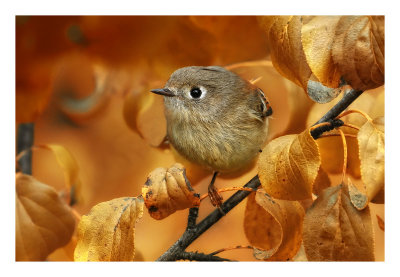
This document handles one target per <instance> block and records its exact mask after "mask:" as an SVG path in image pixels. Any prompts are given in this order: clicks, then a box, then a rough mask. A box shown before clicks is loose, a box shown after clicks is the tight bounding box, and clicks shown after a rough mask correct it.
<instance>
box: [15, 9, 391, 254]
mask: <svg viewBox="0 0 400 277" xmlns="http://www.w3.org/2000/svg"><path fill="white" fill-rule="evenodd" d="M265 37H266V36H265V34H264V32H263V30H262V29H261V28H260V26H259V24H258V21H257V17H255V16H17V17H16V124H18V123H24V122H34V124H35V131H34V144H35V145H41V144H50V143H51V144H60V145H63V146H65V147H66V148H67V149H68V150H69V151H70V152H71V153H72V154H73V155H74V157H75V158H76V160H77V162H78V165H79V169H80V171H79V172H80V178H81V181H82V198H83V201H82V202H78V203H77V204H76V205H75V206H74V208H75V209H76V210H77V211H78V212H79V213H80V214H86V213H87V212H88V211H89V210H90V208H91V207H92V206H94V205H95V204H97V203H99V202H102V201H108V200H111V199H113V198H117V197H122V196H138V195H139V194H140V193H141V187H142V185H143V184H144V182H145V181H146V177H147V175H148V173H149V172H150V171H152V170H153V169H155V168H156V167H169V166H171V165H172V164H173V163H175V162H176V161H179V162H182V163H183V164H184V165H185V166H187V168H188V169H187V171H188V176H189V180H190V181H191V182H192V185H193V186H194V187H195V189H196V190H197V191H198V192H200V193H201V194H203V193H205V192H206V191H207V186H208V183H209V181H210V179H211V175H210V174H211V173H210V172H206V171H204V170H202V169H200V168H198V167H196V166H195V165H191V164H190V163H188V162H186V161H184V160H182V158H181V157H179V156H178V155H177V154H176V153H174V152H173V151H172V150H171V149H170V148H169V147H168V145H164V144H163V143H162V140H163V136H164V134H165V120H164V117H163V106H162V99H161V97H157V96H154V95H153V94H151V93H150V92H149V90H150V89H152V88H160V87H162V86H163V85H164V83H165V82H166V81H167V79H168V77H169V75H170V74H171V73H172V72H173V71H175V70H176V69H178V68H180V67H183V66H190V65H203V66H208V65H220V66H228V67H231V68H232V70H233V71H235V72H237V73H238V74H240V75H241V76H243V77H244V78H247V79H248V80H252V79H256V78H258V77H262V78H261V79H260V80H259V81H258V82H257V85H258V86H259V87H260V88H262V89H263V91H264V92H265V93H266V95H267V97H268V98H269V101H270V103H271V105H272V107H273V110H274V115H273V117H272V119H271V121H270V126H271V127H270V134H269V139H272V138H274V137H276V136H279V135H282V134H289V133H298V132H300V131H302V130H304V128H305V127H306V126H307V125H309V122H308V118H309V117H310V116H309V114H310V111H311V108H312V106H313V105H318V104H313V102H312V101H311V100H309V99H308V98H307V96H306V95H305V93H304V91H303V90H302V89H301V88H299V87H297V86H296V85H294V84H293V83H291V82H290V81H288V80H286V79H284V78H283V77H281V76H280V75H279V74H278V73H277V72H276V70H275V69H274V68H273V67H272V64H271V62H270V61H269V49H268V42H267V41H266V38H265ZM376 91H377V92H376V93H371V94H370V95H372V96H365V97H378V94H379V92H380V91H382V94H383V89H377V90H376ZM363 97H364V96H363ZM369 100H371V99H369ZM320 107H323V105H320ZM325 107H327V106H325ZM382 109H383V108H382ZM314 110H316V109H314ZM320 110H321V111H317V112H314V113H313V115H312V116H314V118H315V117H316V113H318V115H319V114H321V112H322V113H323V111H324V109H323V108H320ZM326 110H328V108H325V111H326ZM317 118H318V117H317ZM255 174H256V169H255V168H254V166H253V167H251V168H248V169H247V170H246V171H245V172H240V174H239V173H238V174H235V175H231V176H222V178H219V179H217V183H216V185H217V186H218V187H231V186H241V185H243V184H245V183H246V182H247V181H248V180H250V179H251V178H252V177H253V176H254V175H255ZM33 176H34V177H35V178H37V179H38V180H40V181H41V182H43V183H45V184H49V185H51V186H53V187H55V188H56V189H57V190H59V191H63V190H64V189H65V184H64V177H63V171H62V169H61V168H60V167H59V166H58V165H57V163H56V158H55V157H54V156H53V155H52V153H51V152H49V151H40V150H39V151H34V153H33ZM230 194H231V193H225V194H224V198H225V199H226V198H228V197H229V195H230ZM371 205H372V217H373V222H374V230H375V235H376V246H377V247H376V258H377V260H383V259H384V251H383V244H384V241H383V238H384V233H383V231H382V230H381V229H379V228H378V227H377V224H376V220H375V214H379V216H380V217H381V218H383V219H384V210H383V205H374V204H371ZM212 209H213V207H212V206H211V205H210V204H209V203H208V202H207V201H205V202H204V203H202V206H201V209H200V219H201V218H202V217H204V216H205V215H207V214H208V213H209V212H210V211H211V210H212ZM244 209H245V201H244V202H243V203H241V204H240V205H239V206H238V207H236V208H235V209H234V210H232V211H231V212H230V213H229V215H228V216H226V217H224V218H223V219H222V220H220V222H218V223H217V224H216V225H215V226H213V227H212V228H211V229H210V230H209V231H207V232H206V233H205V234H204V235H202V236H201V237H200V238H199V239H198V240H196V241H195V242H194V243H193V244H192V245H191V246H190V247H189V249H188V250H189V251H195V250H198V251H204V252H206V253H209V252H212V251H215V250H217V249H220V248H223V247H228V246H235V245H248V242H247V240H246V237H245V235H244V232H243V216H244ZM186 220H187V211H180V212H177V213H175V214H173V215H171V216H169V217H168V218H166V219H164V220H162V221H156V220H154V219H152V218H151V217H150V216H149V215H148V213H147V212H145V213H144V216H143V218H142V220H141V221H139V223H138V224H137V228H136V242H135V243H136V246H137V248H136V249H137V251H138V253H137V259H138V260H146V261H152V260H155V259H157V258H158V257H159V256H160V255H161V254H162V253H163V252H164V251H165V250H167V249H168V248H169V247H170V246H171V245H172V244H173V243H174V242H175V241H176V240H177V239H178V238H179V237H180V235H181V234H182V233H183V231H184V229H185V227H186ZM73 248H74V241H71V243H70V244H69V245H67V246H66V247H64V248H61V249H58V250H56V251H55V252H54V253H53V254H51V255H50V256H49V257H48V260H53V261H56V260H67V261H68V260H73ZM223 256H224V257H226V258H231V259H238V260H249V261H254V258H253V256H252V251H250V250H233V251H228V252H225V253H224V254H223Z"/></svg>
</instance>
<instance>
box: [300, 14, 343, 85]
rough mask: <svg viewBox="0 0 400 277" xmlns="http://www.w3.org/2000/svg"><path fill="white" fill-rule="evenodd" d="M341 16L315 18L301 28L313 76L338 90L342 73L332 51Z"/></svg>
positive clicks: (304, 47)
mask: <svg viewBox="0 0 400 277" xmlns="http://www.w3.org/2000/svg"><path fill="white" fill-rule="evenodd" d="M339 19H340V16H314V17H312V18H311V19H310V20H309V21H308V22H307V23H306V22H304V21H303V26H302V27H301V42H302V45H303V50H304V53H305V55H306V58H307V63H308V65H309V66H310V68H311V70H312V72H313V74H314V75H315V76H316V77H317V78H318V80H319V81H320V82H321V83H322V84H323V85H325V86H328V87H332V88H337V87H338V86H339V82H340V72H339V71H338V68H337V66H336V65H335V64H334V63H333V59H332V56H331V49H332V44H333V39H334V36H335V29H336V25H337V22H338V21H339Z"/></svg>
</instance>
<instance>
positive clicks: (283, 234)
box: [244, 192, 304, 261]
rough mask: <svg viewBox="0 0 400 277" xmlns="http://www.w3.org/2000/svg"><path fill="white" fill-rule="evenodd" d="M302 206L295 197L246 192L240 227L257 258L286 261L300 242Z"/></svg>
mask: <svg viewBox="0 0 400 277" xmlns="http://www.w3.org/2000/svg"><path fill="white" fill-rule="evenodd" d="M303 217H304V210H303V208H302V206H301V204H300V203H299V202H297V201H286V200H278V199H273V198H272V197H270V196H269V195H268V194H266V193H258V192H257V193H251V194H250V195H249V196H248V200H247V206H246V212H245V219H244V230H245V233H246V237H247V239H248V240H249V242H250V243H251V245H253V246H254V247H256V249H255V252H254V254H255V257H256V258H257V259H265V260H270V261H286V260H288V259H291V258H293V257H294V256H295V255H296V253H297V251H298V250H299V248H300V245H301V240H302V238H301V236H302V228H303V227H302V226H303Z"/></svg>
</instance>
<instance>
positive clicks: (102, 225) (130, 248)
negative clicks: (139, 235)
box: [74, 197, 143, 261]
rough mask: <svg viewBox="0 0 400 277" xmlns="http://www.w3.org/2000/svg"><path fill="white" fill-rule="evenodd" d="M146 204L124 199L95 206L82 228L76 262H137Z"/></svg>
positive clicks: (84, 219) (138, 200)
mask: <svg viewBox="0 0 400 277" xmlns="http://www.w3.org/2000/svg"><path fill="white" fill-rule="evenodd" d="M142 215H143V200H142V199H138V198H135V197H121V198H116V199H113V200H110V201H107V202H101V203H99V204H97V205H96V206H94V207H93V208H92V209H91V210H90V212H89V213H88V214H87V215H84V216H82V219H81V221H80V222H79V225H78V243H77V246H76V248H75V253H74V260H75V261H133V260H134V257H135V224H136V222H137V221H138V220H139V219H140V218H141V217H142Z"/></svg>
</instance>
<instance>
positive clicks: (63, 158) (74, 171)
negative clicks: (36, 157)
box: [39, 144, 83, 203]
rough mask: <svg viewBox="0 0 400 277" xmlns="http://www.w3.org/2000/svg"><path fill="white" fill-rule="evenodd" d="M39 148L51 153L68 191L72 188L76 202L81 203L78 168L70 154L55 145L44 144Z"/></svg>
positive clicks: (62, 147)
mask: <svg viewBox="0 0 400 277" xmlns="http://www.w3.org/2000/svg"><path fill="white" fill-rule="evenodd" d="M39 147H40V148H43V149H48V150H50V151H51V152H53V154H54V156H55V157H56V160H57V162H58V164H59V165H60V166H61V168H62V169H63V171H64V178H65V183H66V185H67V187H68V189H71V188H74V196H76V198H77V200H78V202H80V203H82V202H83V196H82V183H81V180H80V178H79V166H78V163H77V161H76V160H75V158H74V156H73V155H72V154H71V152H70V151H68V149H67V148H65V147H64V146H61V145H57V144H45V145H40V146H39Z"/></svg>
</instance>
